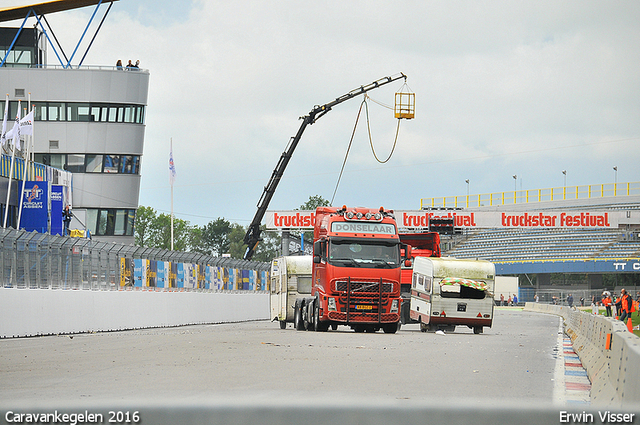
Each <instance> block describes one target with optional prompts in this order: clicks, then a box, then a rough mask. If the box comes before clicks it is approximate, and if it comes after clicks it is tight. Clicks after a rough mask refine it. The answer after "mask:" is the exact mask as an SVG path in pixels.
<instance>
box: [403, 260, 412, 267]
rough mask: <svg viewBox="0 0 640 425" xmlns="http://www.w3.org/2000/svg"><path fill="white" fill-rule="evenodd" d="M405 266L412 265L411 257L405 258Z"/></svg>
mask: <svg viewBox="0 0 640 425" xmlns="http://www.w3.org/2000/svg"><path fill="white" fill-rule="evenodd" d="M404 266H405V267H411V260H409V259H406V260H404Z"/></svg>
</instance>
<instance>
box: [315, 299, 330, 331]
mask: <svg viewBox="0 0 640 425" xmlns="http://www.w3.org/2000/svg"><path fill="white" fill-rule="evenodd" d="M313 304H314V307H313V323H315V327H316V332H326V331H327V330H329V324H328V323H323V322H321V321H320V306H319V305H318V300H316V302H315V303H313Z"/></svg>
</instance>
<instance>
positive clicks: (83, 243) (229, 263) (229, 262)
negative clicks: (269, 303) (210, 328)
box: [0, 229, 269, 291]
mask: <svg viewBox="0 0 640 425" xmlns="http://www.w3.org/2000/svg"><path fill="white" fill-rule="evenodd" d="M127 259H128V260H136V259H140V260H149V261H157V262H168V263H184V264H190V265H195V266H198V267H202V269H203V270H204V269H205V268H206V267H218V268H224V269H225V270H235V271H255V272H261V273H262V272H264V273H267V272H268V270H269V264H268V263H262V262H258V261H246V260H238V259H233V258H220V257H213V256H210V255H204V254H199V253H195V252H177V251H170V250H165V249H157V248H145V247H139V246H133V245H123V244H117V243H113V242H99V241H93V240H90V239H82V238H70V237H63V236H56V235H50V234H46V233H36V232H31V233H29V232H26V231H24V230H14V229H0V265H1V267H0V287H4V288H22V289H85V290H106V291H108V290H119V289H123V288H124V286H125V285H123V284H122V282H123V281H124V279H122V277H123V276H121V275H122V274H123V273H124V272H125V270H124V269H123V264H124V263H125V260H127ZM202 275H203V276H204V273H203V274H202ZM129 277H131V276H129ZM263 280H268V279H263ZM263 283H264V287H262V286H261V287H259V288H257V289H266V288H267V284H268V282H263ZM142 288H145V289H150V288H148V287H147V286H144V285H143V286H142ZM142 288H140V289H142ZM126 289H138V288H137V287H136V286H135V285H126ZM176 289H181V290H198V291H206V290H211V291H213V290H217V289H243V288H242V287H241V286H240V287H237V286H236V287H234V288H226V287H225V288H213V287H211V286H209V285H205V284H204V283H203V284H200V280H199V279H198V284H197V285H195V287H183V288H176V287H166V286H165V287H156V288H155V290H176Z"/></svg>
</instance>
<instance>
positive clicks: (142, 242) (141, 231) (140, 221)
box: [134, 205, 156, 247]
mask: <svg viewBox="0 0 640 425" xmlns="http://www.w3.org/2000/svg"><path fill="white" fill-rule="evenodd" d="M155 219H156V210H154V209H153V208H151V207H145V206H142V205H141V206H139V207H138V210H137V211H136V221H135V226H134V239H135V244H136V246H144V247H151V245H150V243H151V233H152V228H153V222H154V220H155Z"/></svg>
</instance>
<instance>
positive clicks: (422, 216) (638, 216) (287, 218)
mask: <svg viewBox="0 0 640 425" xmlns="http://www.w3.org/2000/svg"><path fill="white" fill-rule="evenodd" d="M630 214H631V216H630ZM394 215H395V217H396V222H397V225H398V228H405V229H407V228H409V229H410V228H428V227H429V220H430V219H451V218H452V219H453V220H454V226H455V227H457V228H468V229H474V228H490V229H494V228H589V229H608V228H617V227H619V225H620V224H640V213H639V212H636V211H633V212H629V211H613V210H612V211H592V210H588V211H580V210H566V211H563V210H556V211H545V212H521V211H518V212H508V211H479V212H467V211H464V210H460V211H430V210H416V211H411V210H408V211H398V210H396V211H395V214H394ZM265 220H266V224H267V228H268V229H292V228H295V229H313V225H314V223H315V211H267V213H266V214H265ZM346 223H351V224H355V223H357V222H346ZM346 223H345V224H346ZM362 225H367V226H372V225H373V223H365V222H363V223H362ZM332 231H338V230H333V228H332ZM340 231H343V232H344V231H349V230H340ZM349 232H351V233H354V232H365V230H362V229H361V230H353V231H349ZM366 233H371V232H366ZM384 234H388V233H386V232H385V233H384Z"/></svg>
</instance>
